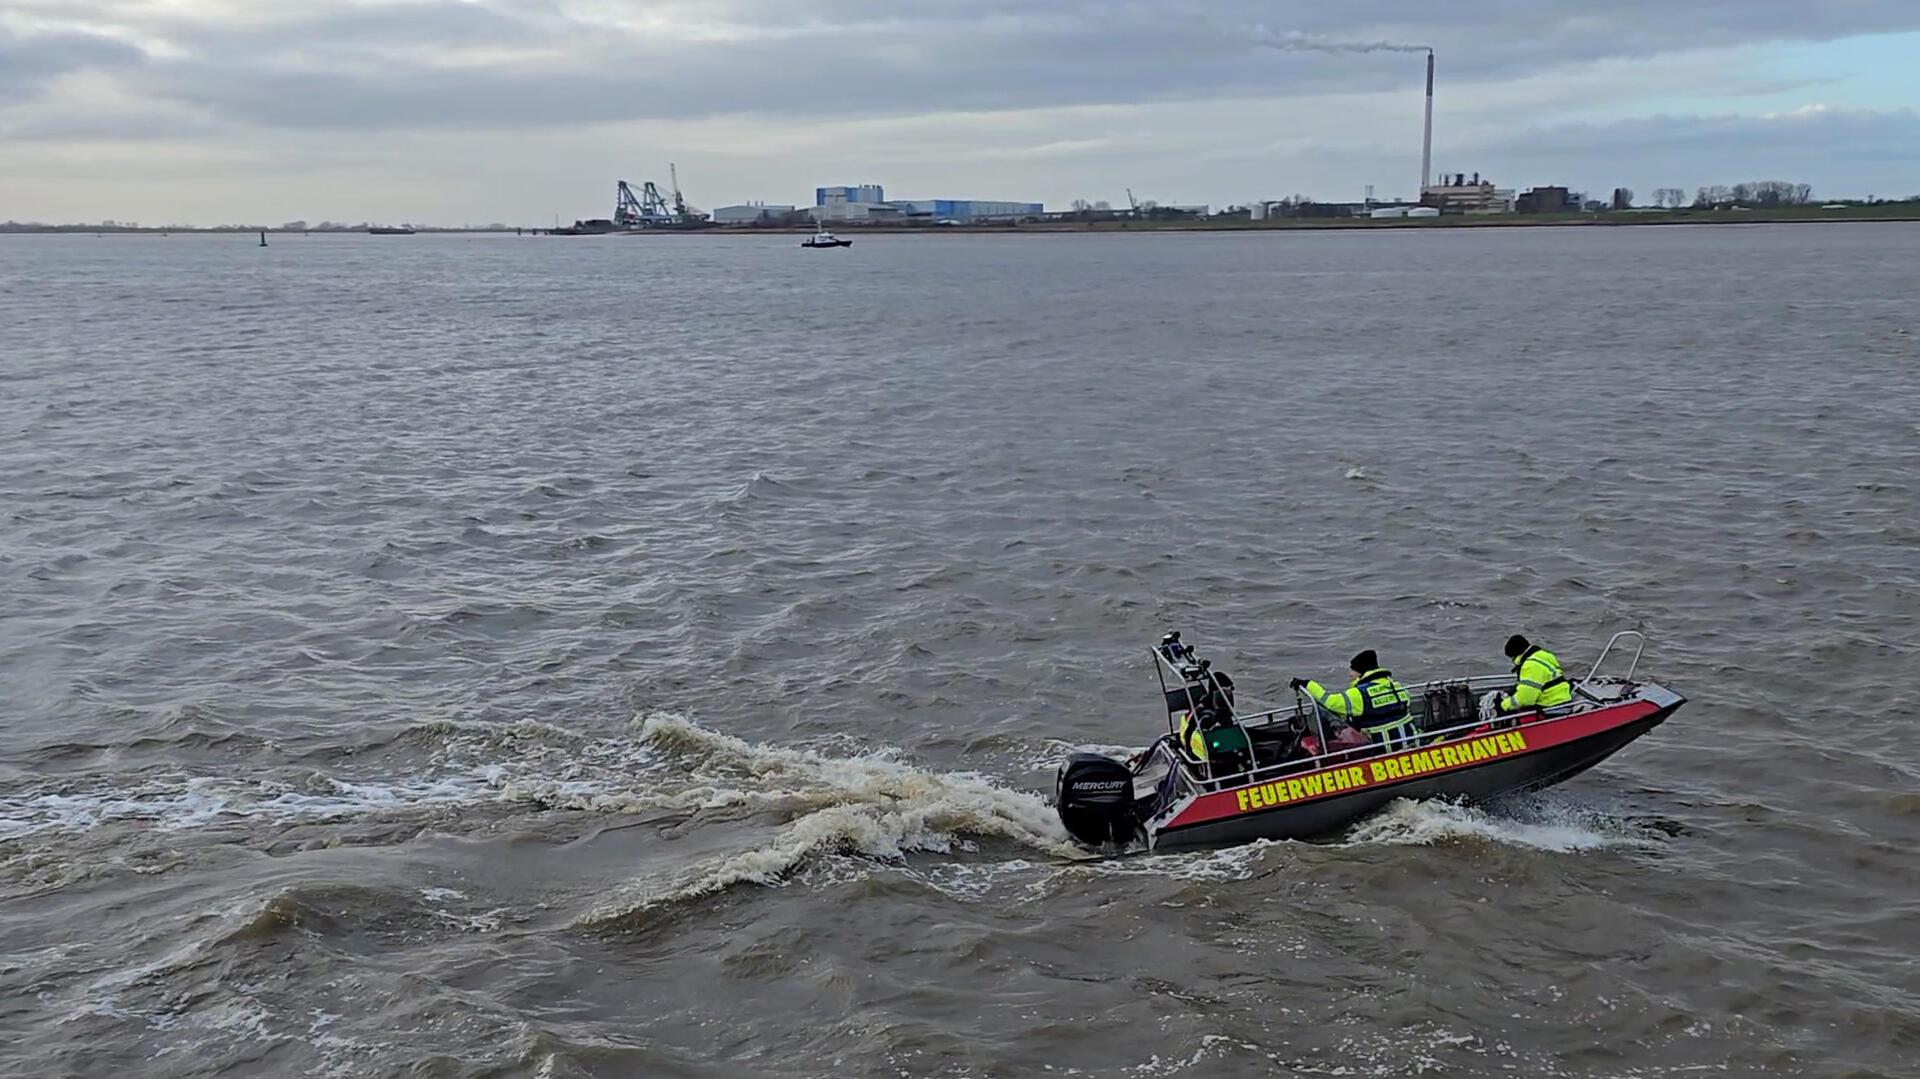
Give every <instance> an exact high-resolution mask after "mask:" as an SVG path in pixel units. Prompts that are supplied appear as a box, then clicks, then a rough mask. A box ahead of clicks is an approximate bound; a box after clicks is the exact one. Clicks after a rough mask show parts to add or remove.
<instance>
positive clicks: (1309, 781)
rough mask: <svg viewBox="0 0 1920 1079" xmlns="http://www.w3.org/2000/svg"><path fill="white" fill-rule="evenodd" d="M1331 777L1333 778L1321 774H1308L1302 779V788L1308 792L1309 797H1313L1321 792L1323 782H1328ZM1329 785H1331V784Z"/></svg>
mask: <svg viewBox="0 0 1920 1079" xmlns="http://www.w3.org/2000/svg"><path fill="white" fill-rule="evenodd" d="M1331 778H1332V777H1331V776H1320V775H1310V776H1307V777H1305V778H1303V779H1301V780H1300V789H1301V790H1303V791H1305V792H1306V794H1307V797H1309V798H1311V797H1313V796H1314V795H1316V794H1319V793H1320V787H1321V784H1323V783H1326V782H1327V781H1328V780H1329V779H1331ZM1329 786H1331V785H1330V784H1329Z"/></svg>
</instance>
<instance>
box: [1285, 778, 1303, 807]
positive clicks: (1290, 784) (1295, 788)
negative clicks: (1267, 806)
mask: <svg viewBox="0 0 1920 1079" xmlns="http://www.w3.org/2000/svg"><path fill="white" fill-rule="evenodd" d="M1286 790H1287V797H1286V800H1287V801H1289V802H1291V801H1293V800H1294V799H1296V798H1298V797H1300V790H1301V784H1300V781H1299V780H1297V779H1289V780H1287V787H1286Z"/></svg>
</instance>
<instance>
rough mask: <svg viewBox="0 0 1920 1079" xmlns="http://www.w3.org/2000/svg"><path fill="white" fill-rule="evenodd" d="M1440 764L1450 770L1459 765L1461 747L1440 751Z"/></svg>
mask: <svg viewBox="0 0 1920 1079" xmlns="http://www.w3.org/2000/svg"><path fill="white" fill-rule="evenodd" d="M1440 762H1441V763H1442V764H1444V765H1446V766H1447V767H1449V768H1451V767H1453V766H1454V765H1456V764H1459V763H1460V749H1459V747H1458V746H1447V747H1445V748H1443V749H1442V750H1440Z"/></svg>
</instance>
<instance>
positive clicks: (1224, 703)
mask: <svg viewBox="0 0 1920 1079" xmlns="http://www.w3.org/2000/svg"><path fill="white" fill-rule="evenodd" d="M1629 637H1631V638H1634V639H1635V640H1636V642H1637V643H1636V645H1635V647H1634V652H1633V660H1632V662H1631V663H1629V664H1628V666H1627V669H1626V672H1625V674H1623V675H1620V676H1617V677H1606V676H1602V675H1601V674H1600V667H1601V665H1602V664H1603V663H1605V662H1606V660H1607V658H1608V656H1609V655H1610V654H1611V653H1612V651H1613V649H1614V646H1615V645H1616V644H1619V643H1620V642H1621V641H1622V639H1624V638H1629ZM1645 648H1646V638H1645V637H1644V636H1643V635H1642V634H1640V633H1639V632H1638V631H1635V630H1624V631H1622V632H1620V633H1616V634H1614V635H1613V637H1612V639H1610V640H1609V641H1608V642H1607V646H1606V648H1604V649H1602V650H1601V653H1600V657H1599V658H1598V659H1596V660H1595V661H1594V664H1593V669H1592V670H1591V671H1589V672H1588V674H1587V676H1586V677H1585V678H1583V679H1581V680H1580V681H1578V682H1575V683H1573V699H1572V700H1571V701H1569V702H1568V703H1566V704H1563V705H1557V706H1555V707H1552V708H1545V709H1533V710H1530V711H1523V712H1518V713H1506V714H1497V713H1495V712H1494V710H1493V707H1492V701H1491V699H1490V698H1492V697H1493V696H1494V695H1495V693H1496V692H1506V691H1510V690H1511V689H1512V688H1513V686H1514V677H1513V676H1512V675H1511V674H1508V675H1504V676H1488V677H1472V678H1457V679H1443V680H1440V681H1434V682H1428V683H1425V684H1424V685H1420V686H1409V687H1408V690H1409V697H1410V698H1411V705H1412V709H1413V714H1414V721H1415V728H1416V730H1417V733H1416V734H1415V735H1414V736H1412V737H1410V738H1407V739H1405V740H1404V741H1401V742H1399V743H1397V744H1387V745H1383V744H1380V743H1376V742H1373V741H1370V740H1368V739H1367V738H1366V736H1364V735H1362V734H1360V733H1359V732H1357V731H1354V730H1353V729H1352V728H1351V727H1347V726H1345V725H1344V723H1343V722H1342V721H1341V720H1340V719H1339V717H1336V716H1333V715H1331V714H1330V713H1327V712H1325V711H1324V710H1322V709H1319V708H1317V707H1315V706H1314V705H1313V703H1312V702H1311V701H1310V700H1308V699H1307V698H1305V697H1304V696H1303V695H1301V694H1299V693H1298V692H1297V691H1296V694H1295V699H1294V703H1293V705H1292V707H1291V708H1288V707H1284V706H1283V707H1279V708H1273V709H1268V710H1265V711H1257V712H1244V713H1243V712H1239V711H1236V710H1235V707H1234V696H1235V694H1234V684H1233V680H1232V678H1230V677H1229V676H1227V675H1226V674H1223V673H1220V672H1216V671H1214V670H1213V668H1212V664H1211V663H1209V662H1208V661H1207V660H1204V659H1201V658H1199V657H1198V656H1197V655H1195V653H1194V648H1193V646H1192V645H1190V644H1186V643H1184V642H1182V641H1181V639H1180V634H1179V633H1177V632H1176V633H1169V634H1167V635H1166V636H1164V637H1162V638H1161V639H1160V643H1159V644H1158V645H1156V646H1155V647H1154V649H1153V656H1154V669H1155V672H1156V673H1157V674H1158V675H1159V678H1160V689H1161V697H1162V700H1163V701H1164V702H1165V705H1166V710H1167V725H1168V733H1167V734H1165V735H1163V736H1161V737H1160V738H1159V739H1158V740H1156V741H1155V742H1154V743H1153V744H1152V745H1150V746H1148V747H1147V748H1146V749H1144V750H1142V751H1140V752H1139V753H1136V754H1134V755H1133V756H1132V757H1131V758H1129V759H1128V760H1125V761H1121V760H1117V759H1115V758H1113V757H1108V756H1105V755H1103V754H1098V753H1075V754H1073V755H1072V756H1070V757H1068V759H1067V760H1066V761H1065V762H1063V763H1062V764H1061V765H1060V771H1059V774H1058V776H1057V777H1056V780H1055V790H1054V804H1055V806H1056V807H1057V808H1058V810H1059V813H1060V822H1061V823H1062V824H1063V825H1065V826H1066V829H1067V831H1068V832H1069V833H1071V834H1072V835H1073V836H1074V838H1075V839H1078V840H1079V841H1080V842H1082V843H1085V844H1087V845H1088V846H1091V847H1099V848H1103V849H1108V850H1113V849H1119V848H1125V847H1128V846H1132V845H1135V844H1140V845H1143V846H1145V847H1146V848H1148V849H1150V850H1156V851H1158V850H1181V849H1188V848H1194V847H1221V846H1229V845H1232V844H1236V843H1246V842H1251V841H1252V840H1255V839H1314V838H1319V837H1324V836H1329V835H1333V834H1336V833H1338V832H1340V831H1342V830H1344V829H1345V828H1346V827H1347V826H1349V825H1351V824H1353V823H1354V822H1355V821H1358V820H1360V819H1361V818H1363V817H1365V816H1367V815H1368V814H1371V813H1373V812H1375V811H1376V810H1379V809H1381V808H1382V807H1384V806H1386V805H1387V804H1388V803H1390V802H1392V801H1394V800H1395V799H1398V798H1412V799H1423V798H1439V799H1449V800H1454V801H1461V802H1468V803H1472V802H1483V801H1486V800H1488V799H1492V798H1497V797H1500V796H1501V795H1506V794H1513V793H1517V792H1522V791H1532V790H1539V789H1541V788H1543V787H1548V786H1552V785H1553V784H1555V783H1559V782H1561V781H1562V780H1565V779H1569V778H1571V777H1573V776H1575V775H1578V774H1580V773H1581V772H1584V771H1586V770H1587V769H1589V768H1591V767H1593V766H1594V765H1596V764H1598V763H1600V762H1601V761H1603V760H1606V759H1607V758H1608V757H1610V756H1612V755H1613V754H1614V753H1615V752H1617V751H1619V750H1620V748H1621V747H1623V746H1625V745H1626V744H1627V743H1628V742H1631V741H1633V740H1634V739H1635V738H1638V737H1640V736H1641V735H1643V734H1645V733H1647V732H1648V731H1650V730H1652V729H1653V728H1655V727H1657V726H1659V725H1660V724H1661V723H1662V722H1664V721H1665V720H1666V718H1667V717H1668V716H1670V715H1672V714H1673V713H1674V711H1675V710H1676V709H1678V708H1679V707H1680V706H1681V705H1682V704H1684V703H1686V698H1685V697H1682V696H1681V695H1680V694H1678V693H1675V692H1674V691H1673V690H1671V689H1668V688H1666V687H1664V686H1661V685H1657V684H1655V683H1652V682H1642V681H1635V680H1634V672H1635V671H1636V670H1637V669H1638V667H1639V665H1640V654H1641V652H1643V651H1644V650H1645ZM1623 653H1624V649H1623ZM1183 725H1185V726H1188V727H1189V729H1192V728H1197V729H1199V730H1200V731H1201V733H1202V736H1203V738H1204V739H1205V741H1206V745H1207V747H1208V751H1207V754H1206V759H1205V760H1200V759H1197V758H1196V757H1195V756H1194V754H1193V753H1192V752H1191V751H1190V750H1189V749H1187V748H1185V747H1184V746H1183V744H1182V741H1183V736H1182V734H1181V733H1180V732H1181V730H1182V727H1183Z"/></svg>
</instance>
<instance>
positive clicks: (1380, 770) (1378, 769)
mask: <svg viewBox="0 0 1920 1079" xmlns="http://www.w3.org/2000/svg"><path fill="white" fill-rule="evenodd" d="M1392 767H1393V762H1392V761H1391V760H1386V761H1374V762H1373V763H1371V764H1369V765H1367V768H1368V770H1370V771H1371V772H1373V781H1374V782H1375V783H1379V782H1380V781H1382V780H1384V779H1386V778H1387V769H1389V768H1392Z"/></svg>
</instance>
